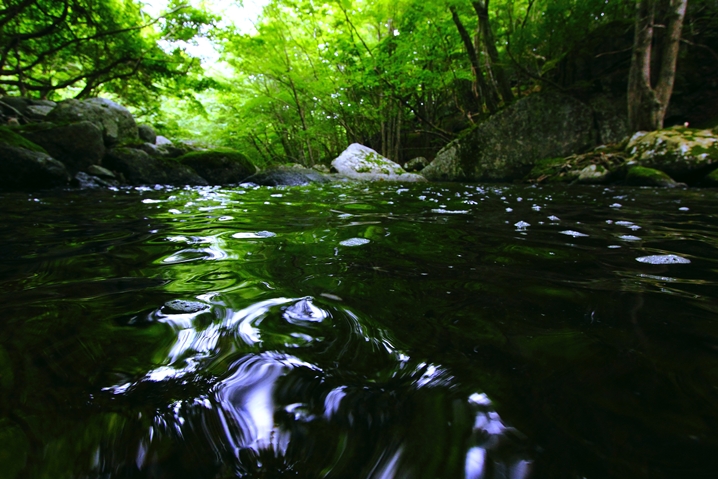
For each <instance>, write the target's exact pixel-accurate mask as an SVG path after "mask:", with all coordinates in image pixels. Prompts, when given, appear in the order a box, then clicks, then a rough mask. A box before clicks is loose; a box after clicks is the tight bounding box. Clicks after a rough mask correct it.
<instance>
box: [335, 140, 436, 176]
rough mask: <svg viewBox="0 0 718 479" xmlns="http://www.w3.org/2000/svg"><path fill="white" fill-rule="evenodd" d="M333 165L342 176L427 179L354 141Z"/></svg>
mask: <svg viewBox="0 0 718 479" xmlns="http://www.w3.org/2000/svg"><path fill="white" fill-rule="evenodd" d="M332 167H334V169H335V170H336V171H337V173H339V174H340V175H342V176H346V177H348V178H351V179H354V180H366V181H407V182H418V181H426V179H425V178H424V177H423V176H421V175H417V174H415V173H407V172H406V171H405V170H404V168H402V167H401V165H399V164H398V163H394V162H393V161H391V160H390V159H388V158H384V157H383V156H381V155H380V154H379V153H377V152H376V151H374V150H372V149H371V148H369V147H367V146H364V145H360V144H359V143H353V144H351V145H349V147H348V148H347V149H346V150H344V152H342V154H341V155H339V157H337V158H336V159H335V160H334V161H332Z"/></svg>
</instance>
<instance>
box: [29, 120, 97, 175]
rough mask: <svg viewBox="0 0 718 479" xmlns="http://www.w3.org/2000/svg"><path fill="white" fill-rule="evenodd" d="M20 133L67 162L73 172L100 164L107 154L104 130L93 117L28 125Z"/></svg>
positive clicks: (68, 168) (66, 164)
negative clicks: (72, 121)
mask: <svg viewBox="0 0 718 479" xmlns="http://www.w3.org/2000/svg"><path fill="white" fill-rule="evenodd" d="M20 134H22V136H24V137H25V138H27V139H28V140H30V141H32V142H33V143H36V144H38V145H40V146H42V147H43V148H44V149H45V150H46V151H47V152H48V153H49V154H50V155H51V156H52V157H53V158H55V159H56V160H60V161H61V162H63V163H64V164H65V166H66V167H67V170H68V171H69V172H70V174H75V173H77V172H78V171H85V170H86V169H87V168H88V167H90V166H91V165H97V164H99V163H100V161H102V157H103V156H104V155H105V144H104V142H103V138H102V132H101V131H100V130H99V129H98V128H97V126H95V124H94V123H91V122H89V121H81V122H78V123H70V124H66V125H59V126H58V125H55V124H53V123H37V124H33V125H26V127H25V128H23V129H22V130H21V131H20Z"/></svg>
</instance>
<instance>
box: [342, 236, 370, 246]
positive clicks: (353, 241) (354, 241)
mask: <svg viewBox="0 0 718 479" xmlns="http://www.w3.org/2000/svg"><path fill="white" fill-rule="evenodd" d="M368 243H370V241H369V240H368V239H366V238H349V239H348V240H344V241H342V242H340V243H339V244H340V245H342V246H362V245H365V244H368Z"/></svg>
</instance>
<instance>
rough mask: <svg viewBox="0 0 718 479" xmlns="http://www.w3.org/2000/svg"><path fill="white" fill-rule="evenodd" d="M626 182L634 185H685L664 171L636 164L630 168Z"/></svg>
mask: <svg viewBox="0 0 718 479" xmlns="http://www.w3.org/2000/svg"><path fill="white" fill-rule="evenodd" d="M626 184H629V185H633V186H659V187H663V188H675V187H677V186H684V185H683V184H682V183H678V182H676V181H675V180H674V179H673V178H671V177H670V176H668V174H666V173H664V172H663V171H661V170H657V169H655V168H647V167H645V166H634V167H632V168H631V169H629V170H628V174H626Z"/></svg>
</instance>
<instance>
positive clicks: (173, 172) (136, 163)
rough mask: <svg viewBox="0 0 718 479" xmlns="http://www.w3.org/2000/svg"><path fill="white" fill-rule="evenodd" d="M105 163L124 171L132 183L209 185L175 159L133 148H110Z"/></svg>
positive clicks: (124, 174)
mask: <svg viewBox="0 0 718 479" xmlns="http://www.w3.org/2000/svg"><path fill="white" fill-rule="evenodd" d="M103 163H104V164H105V166H107V167H108V168H111V169H113V170H115V171H118V172H120V173H122V175H123V176H124V177H125V178H126V179H127V181H128V182H129V183H130V184H132V185H155V184H160V185H173V186H182V185H201V186H206V185H207V181H206V180H205V179H204V178H202V177H200V176H199V175H198V174H197V173H196V172H195V171H194V170H193V169H192V168H190V167H188V166H185V165H183V164H181V163H177V162H176V161H174V160H165V159H160V158H152V157H150V156H149V155H148V154H147V153H145V152H144V151H141V150H135V149H132V148H114V149H111V150H109V151H108V152H107V154H106V155H105V158H104V159H103Z"/></svg>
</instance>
